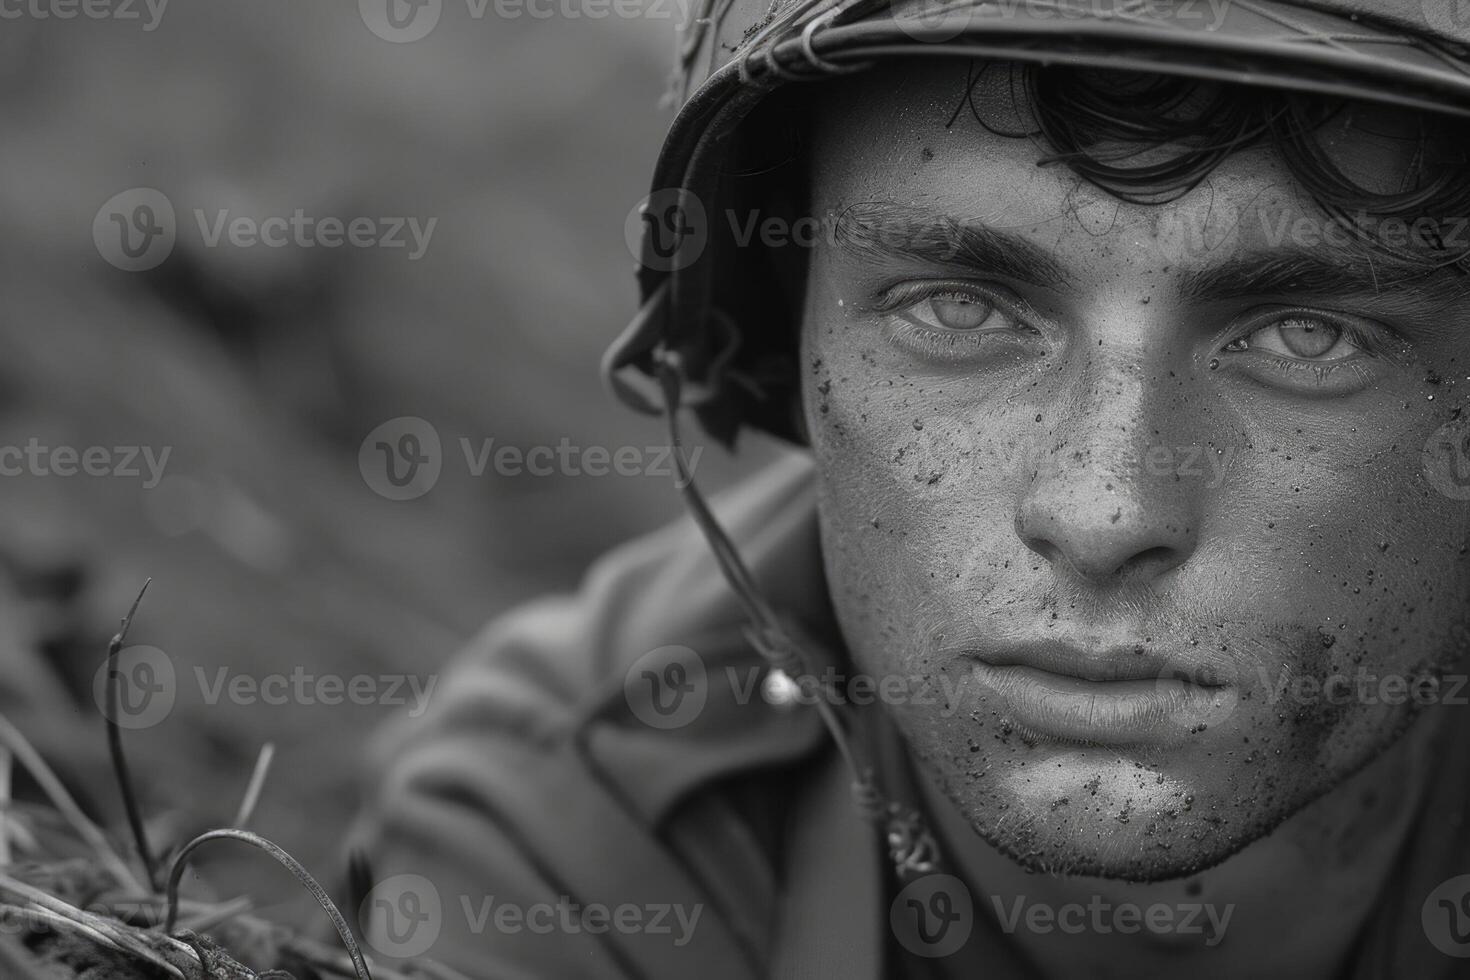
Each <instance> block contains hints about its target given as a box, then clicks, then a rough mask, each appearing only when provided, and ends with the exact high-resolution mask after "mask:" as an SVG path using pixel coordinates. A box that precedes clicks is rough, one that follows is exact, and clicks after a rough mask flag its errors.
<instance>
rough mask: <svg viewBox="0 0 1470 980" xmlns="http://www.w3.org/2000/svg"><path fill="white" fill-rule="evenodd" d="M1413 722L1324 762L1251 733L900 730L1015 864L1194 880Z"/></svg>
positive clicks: (906, 722)
mask: <svg viewBox="0 0 1470 980" xmlns="http://www.w3.org/2000/svg"><path fill="white" fill-rule="evenodd" d="M1420 714H1421V715H1422V714H1423V713H1420ZM1415 717H1417V716H1416V715H1408V714H1406V715H1403V716H1401V717H1397V718H1395V719H1394V720H1393V722H1392V723H1391V724H1389V725H1387V726H1386V727H1384V728H1380V729H1377V730H1375V731H1374V732H1372V733H1371V735H1370V734H1368V733H1364V734H1363V735H1360V736H1358V737H1356V738H1353V739H1351V740H1350V742H1351V744H1350V745H1349V744H1344V742H1346V741H1347V738H1346V736H1344V735H1343V734H1342V733H1339V736H1340V738H1341V739H1342V740H1343V741H1340V742H1339V743H1338V744H1337V745H1336V746H1335V749H1336V751H1337V754H1336V755H1335V756H1334V757H1333V758H1332V761H1331V762H1330V763H1327V764H1323V756H1322V755H1321V753H1320V752H1316V751H1312V752H1307V751H1282V752H1281V753H1280V754H1279V755H1278V754H1276V753H1275V752H1274V750H1264V751H1263V750H1262V749H1263V748H1264V746H1266V745H1269V744H1271V741H1272V740H1271V739H1270V738H1269V737H1263V736H1262V735H1261V733H1260V731H1259V730H1250V729H1246V730H1242V729H1239V728H1235V729H1228V728H1227V729H1222V730H1220V731H1218V732H1213V733H1211V736H1210V737H1208V738H1204V739H1201V740H1200V741H1199V742H1198V743H1196V744H1192V745H1190V746H1188V747H1186V748H1184V749H1178V748H1175V749H1171V750H1168V751H1157V750H1150V749H1141V750H1136V751H1135V750H1127V751H1120V750H1119V749H1118V748H1117V747H1110V746H1087V745H1078V744H1067V743H1059V742H1056V741H1048V740H1044V739H1039V738H1036V737H1033V736H1031V735H1030V734H1028V733H1026V732H1022V731H1018V730H1009V729H1007V730H1004V731H1002V732H992V733H990V734H988V735H985V736H982V737H981V738H978V739H977V738H967V739H965V740H964V742H965V744H963V745H961V746H959V747H957V750H956V748H955V747H953V746H952V744H951V743H952V741H953V739H952V737H950V736H947V735H946V734H945V733H944V732H942V731H936V730H933V729H926V727H925V726H924V725H922V724H920V725H913V724H910V723H911V722H913V721H915V719H913V718H909V719H903V718H899V719H897V722H898V725H899V728H900V730H901V731H903V732H904V735H905V737H906V739H907V740H908V741H909V743H910V746H911V748H912V751H913V754H914V756H915V757H916V760H917V762H918V766H919V768H920V770H921V771H922V774H923V775H926V776H927V777H928V778H929V779H931V780H932V781H933V784H934V785H935V786H936V787H937V788H938V789H940V790H941V791H942V793H943V795H944V796H945V797H947V798H948V799H949V801H950V802H951V803H952V804H953V805H954V807H955V810H956V812H957V813H958V815H959V816H960V817H962V818H963V820H964V822H965V823H968V824H969V826H970V828H971V829H972V830H973V831H974V833H976V834H977V835H978V836H979V837H980V838H981V839H983V840H984V841H985V842H986V843H987V844H989V845H990V846H991V847H992V848H994V849H995V850H997V851H999V852H1000V853H1002V854H1004V855H1005V856H1007V857H1008V858H1010V859H1011V860H1012V861H1014V862H1016V863H1017V864H1019V865H1021V866H1022V867H1024V868H1025V869H1027V870H1028V871H1034V872H1045V873H1049V874H1060V875H1073V876H1087V877H1096V878H1106V879H1118V880H1124V881H1131V882H1139V883H1147V882H1159V881H1167V880H1171V879H1177V878H1183V877H1188V876H1192V875H1195V874H1198V873H1199V872H1202V871H1205V870H1208V869H1209V868H1212V867H1215V866H1216V865H1219V864H1221V863H1222V862H1224V861H1226V860H1228V859H1229V858H1231V857H1233V856H1235V855H1237V854H1239V853H1240V852H1241V851H1242V850H1244V849H1245V848H1247V847H1249V846H1250V845H1251V844H1252V843H1254V842H1256V841H1259V840H1261V839H1262V838H1264V837H1266V836H1267V835H1269V834H1271V833H1272V832H1274V831H1276V830H1277V829H1278V828H1280V827H1281V826H1282V825H1283V824H1285V823H1286V822H1287V821H1288V820H1289V819H1290V818H1291V817H1292V816H1293V815H1295V814H1297V813H1299V812H1300V811H1302V810H1303V809H1305V808H1307V807H1310V806H1311V805H1312V804H1313V803H1316V802H1318V801H1320V800H1322V799H1323V798H1324V797H1326V796H1328V795H1330V794H1332V793H1333V791H1334V790H1336V789H1337V788H1338V787H1341V786H1343V785H1344V784H1346V783H1348V782H1349V781H1350V780H1352V779H1353V777H1354V776H1356V775H1357V774H1358V773H1360V772H1361V771H1362V770H1363V769H1365V768H1366V767H1368V766H1369V765H1370V764H1371V763H1373V762H1374V761H1375V760H1376V759H1377V758H1378V757H1380V756H1381V755H1382V754H1383V753H1384V752H1386V751H1388V750H1389V749H1390V748H1391V747H1393V746H1395V745H1397V744H1399V743H1400V742H1401V740H1403V738H1404V736H1405V734H1406V732H1407V731H1408V730H1409V728H1410V726H1411V725H1413V724H1414V719H1415ZM1420 727H1421V728H1427V727H1429V725H1428V723H1421V725H1420ZM1251 731H1254V732H1255V735H1254V738H1253V737H1252V736H1251V734H1250V732H1251ZM984 741H989V742H990V743H991V744H990V745H989V746H985V745H984V744H983V742H984ZM977 745H978V746H979V747H978V748H976V746H977ZM1253 745H1254V746H1256V747H1257V750H1256V751H1254V752H1253V751H1252V750H1251V746H1253ZM1319 748H1320V746H1319Z"/></svg>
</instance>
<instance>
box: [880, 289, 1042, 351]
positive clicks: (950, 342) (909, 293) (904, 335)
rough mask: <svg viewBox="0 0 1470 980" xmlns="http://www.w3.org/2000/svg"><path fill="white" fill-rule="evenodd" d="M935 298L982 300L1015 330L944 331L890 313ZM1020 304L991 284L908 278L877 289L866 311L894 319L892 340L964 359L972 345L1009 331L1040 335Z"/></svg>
mask: <svg viewBox="0 0 1470 980" xmlns="http://www.w3.org/2000/svg"><path fill="white" fill-rule="evenodd" d="M935 299H955V300H972V301H979V302H983V303H986V304H988V305H989V306H991V307H992V309H993V311H994V314H993V315H999V316H1002V317H1005V318H1006V319H1008V320H1010V321H1012V322H1013V323H1014V324H1015V325H1016V327H1017V328H1019V329H1017V330H1009V331H1008V330H1004V329H985V330H963V331H962V330H946V329H943V328H936V327H931V326H929V325H927V324H921V323H916V322H914V321H913V320H911V319H907V318H905V317H903V316H901V315H899V316H894V315H895V314H901V312H902V311H904V310H908V309H910V308H911V307H914V306H916V305H918V304H919V303H923V302H926V301H928V300H935ZM1024 307H1025V304H1024V303H1022V302H1021V301H1020V300H1019V299H1017V298H1015V297H1013V296H1008V295H1006V294H1005V292H1004V291H1002V290H999V289H997V288H995V287H991V286H979V285H977V284H975V283H971V282H964V281H960V280H949V281H923V282H913V281H908V282H900V283H897V284H896V285H893V286H889V287H887V288H886V289H882V290H880V291H879V292H878V296H877V298H876V300H875V301H874V302H873V303H872V305H871V307H870V311H871V312H872V313H876V314H879V315H882V316H890V317H893V318H894V319H895V320H897V321H898V322H895V323H890V324H889V328H888V336H889V339H890V340H891V341H893V342H894V343H897V344H899V345H900V346H905V347H909V348H910V349H913V350H915V351H916V352H917V353H919V354H921V355H923V356H925V357H929V358H932V359H934V360H938V361H964V360H967V359H968V358H969V357H970V356H972V350H973V349H974V348H978V347H980V346H981V345H982V344H987V343H994V341H995V340H996V339H997V338H998V337H1000V336H1004V335H1007V334H1009V335H1010V336H1011V337H1012V338H1015V339H1019V338H1020V337H1021V336H1022V331H1024V333H1025V334H1029V335H1031V336H1038V335H1040V333H1041V331H1040V330H1038V329H1037V328H1036V327H1035V326H1034V325H1033V323H1032V320H1033V319H1035V317H1034V315H1033V314H1031V313H1030V312H1029V311H1026V312H1022V310H1023V309H1024Z"/></svg>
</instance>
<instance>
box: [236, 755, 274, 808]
mask: <svg viewBox="0 0 1470 980" xmlns="http://www.w3.org/2000/svg"><path fill="white" fill-rule="evenodd" d="M275 757H276V746H275V743H274V742H266V743H265V744H264V745H262V746H261V747H260V755H258V756H256V758H255V769H254V770H252V771H251V773H250V782H249V783H247V784H246V786H245V797H244V799H242V800H241V801H240V812H239V813H237V814H235V822H234V824H232V826H234V827H238V828H240V829H241V830H244V829H245V825H246V824H248V823H249V822H250V816H251V814H253V813H254V812H255V805H256V804H257V803H258V802H260V791H261V790H262V789H263V788H264V787H265V777H266V776H268V775H270V771H271V760H272V759H274V758H275Z"/></svg>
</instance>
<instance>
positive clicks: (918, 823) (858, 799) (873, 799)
mask: <svg viewBox="0 0 1470 980" xmlns="http://www.w3.org/2000/svg"><path fill="white" fill-rule="evenodd" d="M652 357H653V361H654V364H655V367H656V371H657V376H658V382H659V387H660V388H661V389H662V392H663V403H664V404H663V414H664V416H665V418H666V419H667V421H668V427H669V445H670V448H671V450H672V455H673V458H674V485H675V487H676V488H677V489H678V491H679V494H680V495H681V496H682V497H683V499H684V503H685V505H686V507H687V508H688V510H689V513H690V516H692V517H693V518H694V523H695V524H697V525H698V526H699V530H700V531H701V533H703V535H704V538H705V541H707V542H708V543H709V546H710V550H711V551H713V552H714V556H715V561H716V562H717V563H718V564H719V566H720V571H721V572H722V573H723V574H724V576H725V580H726V581H727V582H729V583H730V588H732V589H733V590H734V591H735V596H736V598H737V599H739V600H740V604H741V605H742V606H743V607H744V609H745V614H746V616H747V618H748V620H749V622H747V623H746V625H745V628H744V632H745V636H746V639H748V640H749V641H750V644H751V646H753V647H755V649H756V650H757V651H758V652H759V653H760V654H761V656H762V657H764V658H765V660H766V662H767V663H768V664H769V665H770V668H771V672H772V675H773V676H783V675H784V676H785V677H786V678H789V679H792V680H795V679H796V678H805V679H808V680H810V681H811V682H813V683H815V684H817V685H819V686H820V687H821V695H822V696H818V697H817V698H815V699H813V703H814V704H815V707H816V710H817V712H818V714H820V715H821V717H822V722H823V724H825V725H826V727H827V731H828V733H829V734H830V735H831V736H832V741H833V742H835V743H836V744H837V749H838V751H839V752H841V753H842V758H843V760H844V762H845V763H846V764H847V768H848V770H849V772H850V773H851V774H852V794H853V801H854V803H856V805H857V808H858V810H859V812H860V813H862V815H863V816H864V817H865V818H866V819H868V820H870V821H871V822H873V823H874V824H876V825H877V826H878V827H879V828H880V829H881V830H882V831H883V832H884V839H885V841H886V843H887V846H888V855H889V858H890V860H891V861H892V862H893V868H894V870H895V872H896V873H897V874H898V877H899V879H900V880H901V881H906V880H908V879H911V878H917V877H919V876H922V875H926V874H929V873H931V872H933V871H935V870H936V869H937V866H938V864H939V851H938V847H937V845H936V844H935V840H934V835H933V834H932V833H931V832H930V830H929V828H928V826H927V825H926V824H925V822H924V819H923V817H922V816H921V815H920V814H919V812H918V811H917V810H916V809H914V808H913V807H910V806H905V805H903V804H901V803H899V802H897V801H895V800H891V799H889V798H888V797H887V796H886V795H885V794H884V793H883V792H882V790H880V789H879V788H878V785H877V783H876V781H875V779H874V775H873V766H872V764H871V763H870V762H869V761H868V760H866V759H865V758H863V756H862V752H861V746H860V745H859V744H858V743H857V740H856V739H854V738H853V736H852V731H851V728H850V727H849V726H848V725H845V724H844V723H843V719H842V718H840V717H838V713H837V707H838V705H840V704H841V705H846V704H847V703H848V702H846V701H844V700H842V699H839V698H837V697H828V696H826V695H828V694H829V693H832V692H831V688H830V683H831V681H830V679H829V680H827V681H823V680H821V679H819V678H818V677H817V674H816V672H815V671H814V670H813V664H812V661H811V658H810V657H809V656H808V655H807V654H806V652H805V649H806V648H808V647H812V646H815V644H814V643H813V642H812V640H811V638H810V637H809V636H806V635H804V633H803V632H802V630H801V628H800V627H799V626H798V625H797V624H795V623H794V622H791V621H790V620H787V621H784V622H783V620H782V619H781V618H780V617H778V616H777V614H776V612H775V610H774V609H772V608H771V606H770V604H769V603H768V602H767V601H766V598H765V596H764V595H762V594H761V590H760V588H759V586H758V585H757V584H756V582H755V579H754V577H753V576H752V575H751V573H750V569H748V568H747V567H746V566H745V562H744V561H742V560H741V558H740V554H739V552H738V551H737V550H736V548H735V545H734V543H733V542H732V541H731V540H730V538H729V535H727V534H726V533H725V531H724V529H723V528H722V527H720V524H719V521H718V519H717V518H716V517H715V515H714V513H713V512H712V511H711V510H710V508H709V504H708V503H707V502H706V501H705V499H704V496H703V494H701V493H700V492H699V488H698V487H696V486H695V485H694V473H693V471H691V470H690V469H689V465H688V462H687V460H686V459H685V458H684V450H683V445H682V440H681V438H680V430H679V409H680V406H681V404H682V400H681V399H682V397H683V391H684V388H685V384H686V381H687V378H686V377H685V371H684V366H683V359H682V358H681V357H680V356H679V353H678V351H675V350H671V349H669V348H668V347H667V346H665V345H664V344H659V345H658V346H657V347H655V348H654V350H653V351H652Z"/></svg>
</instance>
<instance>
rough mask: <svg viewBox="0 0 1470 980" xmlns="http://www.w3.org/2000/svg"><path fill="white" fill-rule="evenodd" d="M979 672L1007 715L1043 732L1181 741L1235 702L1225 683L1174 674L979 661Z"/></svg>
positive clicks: (1104, 741)
mask: <svg viewBox="0 0 1470 980" xmlns="http://www.w3.org/2000/svg"><path fill="white" fill-rule="evenodd" d="M975 675H976V678H977V679H978V680H979V681H980V683H981V684H983V685H984V686H986V687H988V688H990V689H991V690H993V691H994V692H995V693H996V694H998V695H999V696H1000V699H1001V700H1002V701H1003V702H1004V703H1005V711H1004V712H1003V714H1004V717H1005V718H1006V719H1007V720H1009V721H1011V722H1012V723H1013V724H1015V725H1016V726H1017V727H1019V728H1020V729H1022V730H1023V731H1025V732H1026V733H1028V734H1030V735H1032V736H1035V737H1037V738H1039V739H1054V740H1058V741H1065V742H1082V743H1094V744H1098V745H1153V744H1167V743H1171V742H1178V741H1182V740H1183V739H1185V738H1188V737H1189V736H1190V735H1191V734H1196V733H1198V732H1200V731H1202V730H1203V727H1207V726H1208V722H1209V721H1210V720H1211V719H1212V718H1214V717H1218V716H1219V715H1220V713H1221V711H1222V709H1224V710H1228V707H1229V706H1230V705H1231V704H1233V702H1234V691H1233V690H1232V689H1230V688H1226V687H1204V686H1202V685H1199V684H1191V683H1188V682H1186V681H1176V680H1167V679H1149V680H1127V681H1089V680H1083V679H1081V678H1079V677H1070V676H1066V675H1063V674H1053V673H1050V672H1049V671H1045V670H1037V669H1036V668H1034V667H1022V666H1006V667H993V666H991V665H989V664H978V665H977V666H976V668H975Z"/></svg>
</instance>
